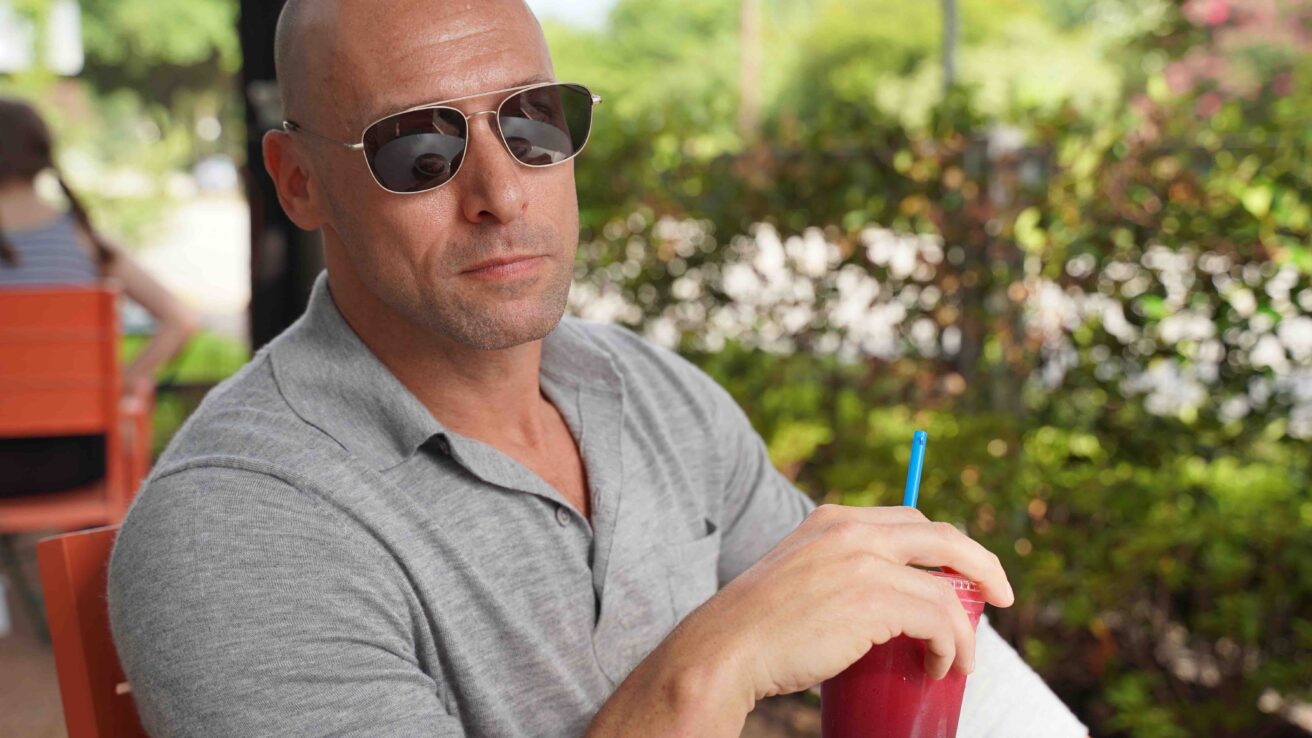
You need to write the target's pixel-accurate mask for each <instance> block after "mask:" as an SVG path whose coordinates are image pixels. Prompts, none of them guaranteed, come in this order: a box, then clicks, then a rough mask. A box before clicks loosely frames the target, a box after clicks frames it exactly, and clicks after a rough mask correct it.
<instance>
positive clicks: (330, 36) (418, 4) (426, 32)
mask: <svg viewBox="0 0 1312 738" xmlns="http://www.w3.org/2000/svg"><path fill="white" fill-rule="evenodd" d="M380 8H386V11H385V12H379V10H380ZM511 26H519V27H520V28H521V29H522V32H520V33H518V34H514V35H518V36H519V37H520V38H523V37H524V36H525V35H527V36H528V37H531V38H532V39H534V40H535V42H536V43H535V44H533V45H534V46H535V47H536V48H535V49H534V52H535V53H536V54H538V55H539V56H540V61H541V64H542V65H544V66H545V68H546V70H547V73H548V74H547V76H549V74H550V67H551V60H550V55H549V53H548V51H547V45H546V39H545V38H544V37H543V35H542V29H541V27H540V26H539V25H538V22H537V18H536V17H535V16H534V15H533V13H532V11H531V10H529V8H528V6H527V5H526V4H525V3H524V2H523V0H389V2H388V3H386V4H380V3H378V2H377V0H287V3H286V5H285V6H284V7H283V10H282V15H281V16H280V17H279V18H278V28H277V34H276V37H275V42H274V43H275V64H276V68H277V76H278V89H279V92H280V93H281V96H282V104H283V111H284V112H283V115H284V117H285V118H287V119H289V120H296V121H297V122H300V123H302V124H304V125H310V126H318V127H322V128H325V132H330V133H332V134H334V135H345V134H346V133H348V132H344V131H343V130H342V128H349V129H350V130H349V135H352V136H355V135H359V133H360V130H359V127H358V126H360V125H362V124H363V123H366V122H368V121H369V120H373V118H371V117H367V116H369V115H374V117H377V116H378V115H382V114H384V113H385V112H390V111H389V110H386V109H384V108H385V106H386V105H389V104H393V101H396V102H399V101H402V100H409V99H412V98H414V97H415V94H417V95H418V98H420V99H414V102H413V103H410V104H416V105H417V104H421V103H423V102H430V101H432V100H435V99H438V98H431V99H429V98H423V97H422V95H423V93H422V92H421V91H420V90H418V89H415V90H414V94H411V93H408V88H414V87H416V85H412V84H410V83H411V82H414V81H416V78H419V77H424V78H427V81H429V82H430V83H431V82H436V81H437V80H439V79H443V78H448V77H454V78H458V79H455V80H453V82H454V83H455V84H456V86H459V82H458V80H459V79H470V78H479V77H486V78H489V79H493V78H497V77H506V74H505V73H504V71H503V70H498V69H496V66H497V62H498V61H499V60H498V57H497V53H496V52H497V51H498V49H497V48H496V47H497V45H498V42H504V38H505V37H506V35H507V34H503V33H496V32H495V31H497V30H498V29H499V28H500V29H504V28H507V27H511ZM480 45H483V46H486V47H488V48H483V49H479V48H477V47H478V46H480ZM444 46H450V47H459V48H458V49H456V48H453V49H452V50H453V51H455V50H458V51H459V52H460V53H458V54H456V53H451V54H446V53H443V48H442V47H444ZM471 52H472V53H471ZM480 52H481V53H480ZM519 56H520V58H521V59H522V54H521V55H519ZM470 57H475V59H472V60H471V58H470ZM444 58H459V59H461V60H462V62H461V63H462V64H465V65H467V64H469V63H470V62H471V61H473V62H474V63H477V62H478V61H479V60H482V61H484V62H485V66H486V67H487V68H486V69H463V70H454V69H451V68H449V65H444V64H443V63H442V60H443V59H444ZM499 72H500V73H499ZM539 76H542V75H539ZM509 77H516V74H514V73H513V72H512V73H510V74H509ZM516 81H517V80H516ZM418 87H427V88H433V87H440V85H434V84H428V85H418ZM477 91H479V90H459V91H455V92H453V93H452V95H451V96H453V97H454V96H457V95H461V94H468V93H470V92H477ZM408 94H409V96H408Z"/></svg>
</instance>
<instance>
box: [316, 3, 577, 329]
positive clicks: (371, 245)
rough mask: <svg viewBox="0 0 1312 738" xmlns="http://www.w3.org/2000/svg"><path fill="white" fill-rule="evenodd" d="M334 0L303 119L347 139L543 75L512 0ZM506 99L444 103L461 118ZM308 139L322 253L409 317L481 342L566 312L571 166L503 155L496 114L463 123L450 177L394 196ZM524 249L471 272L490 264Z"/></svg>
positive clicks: (543, 59)
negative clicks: (324, 95)
mask: <svg viewBox="0 0 1312 738" xmlns="http://www.w3.org/2000/svg"><path fill="white" fill-rule="evenodd" d="M385 7H386V8H387V12H385V13H380V12H378V10H379V8H380V5H379V4H376V3H375V2H343V3H341V13H340V19H339V22H338V23H337V24H335V25H336V28H335V29H334V34H333V35H334V37H335V40H334V42H333V43H332V44H331V47H332V49H331V50H332V52H333V53H332V55H331V57H329V59H330V60H331V61H330V62H329V63H330V64H331V72H330V73H329V75H328V84H327V85H326V89H328V90H330V91H332V92H333V93H335V98H334V99H332V100H328V101H323V100H319V101H316V104H315V105H314V106H313V108H314V110H316V111H317V114H318V115H319V116H321V117H322V118H323V120H322V122H321V121H313V122H307V123H306V125H307V127H309V128H312V129H313V128H316V127H317V128H318V130H322V131H323V132H325V133H328V134H330V135H333V136H334V137H337V138H340V140H343V141H358V140H359V139H360V135H361V132H362V131H363V129H364V128H365V126H367V125H368V124H369V123H371V122H373V121H374V120H377V119H378V118H381V117H383V116H386V115H388V114H391V113H394V112H397V111H399V110H403V109H405V108H409V107H412V106H415V105H420V104H425V103H430V102H437V101H442V100H447V99H451V98H455V97H462V96H465V95H470V94H475V93H481V92H488V91H494V90H500V89H505V88H510V87H515V86H518V85H523V84H528V83H532V82H539V81H548V80H551V79H553V71H552V68H551V59H550V56H549V55H548V52H547V48H546V43H545V41H544V39H543V37H542V35H541V31H540V29H539V27H538V25H537V23H536V21H534V20H533V18H532V16H531V15H530V14H529V12H528V10H527V9H526V8H525V7H524V6H523V5H522V3H520V2H518V1H517V0H468V1H467V2H443V1H440V0H419V1H416V0H411V1H410V2H389V3H387V4H386V5H385ZM504 97H505V95H504V94H501V95H492V96H482V97H476V98H472V99H469V100H463V101H460V102H456V103H453V104H452V106H453V107H456V108H459V109H460V110H462V111H464V112H465V113H466V114H467V115H472V114H473V113H476V112H479V111H485V110H492V109H495V108H496V107H497V105H498V104H499V103H500V102H501V100H502V99H503V98H504ZM310 145H314V146H317V147H318V148H317V149H316V150H315V156H314V163H313V167H314V175H315V179H316V181H317V183H318V185H319V187H320V188H321V189H322V191H323V193H324V195H325V199H326V200H327V202H328V204H329V210H330V215H329V220H330V222H329V223H328V224H326V225H325V226H324V229H325V235H326V241H327V243H326V248H328V249H330V250H331V249H334V248H337V249H341V250H342V251H344V254H336V255H334V254H329V258H330V264H331V263H332V259H333V258H334V256H336V257H344V258H339V262H341V263H347V262H349V264H350V266H351V268H352V271H353V272H354V275H355V278H356V279H357V280H358V281H359V282H360V283H361V284H362V285H363V286H364V287H365V288H366V289H368V290H369V291H370V292H371V293H372V294H373V295H374V296H376V297H377V298H378V299H379V300H380V301H381V302H382V303H384V304H386V305H387V306H388V307H389V308H391V310H393V311H395V312H396V313H399V314H400V315H401V316H402V317H403V318H404V319H406V320H407V321H409V322H410V323H412V324H414V325H417V326H420V327H423V328H425V329H427V330H430V331H433V332H435V333H436V334H438V335H440V336H445V337H446V338H449V339H450V340H453V341H455V342H457V343H460V344H463V345H466V346H469V347H472V348H477V349H483V350H495V349H502V348H508V347H511V346H516V345H519V344H522V343H525V342H528V341H533V340H537V339H539V338H541V337H543V336H545V335H546V334H547V333H548V332H550V331H551V329H552V328H553V327H555V325H556V324H557V323H558V322H559V320H560V317H561V315H562V314H563V312H564V309H565V305H566V300H567V298H568V294H569V288H570V282H571V277H572V273H573V265H574V254H575V251H576V249H577V246H578V200H577V195H576V191H575V186H574V165H573V162H572V161H571V162H567V163H564V164H560V165H557V166H553V167H548V168H540V169H539V168H530V167H525V166H523V165H520V164H518V163H517V162H516V161H515V160H514V159H512V158H511V155H510V153H509V152H508V151H507V150H506V147H505V145H504V144H503V143H502V142H501V140H500V138H499V137H498V134H497V130H496V116H494V115H478V116H474V117H472V118H471V119H470V124H469V143H468V149H467V151H466V153H465V158H464V162H463V163H462V165H461V167H460V170H459V172H458V173H457V174H456V176H455V178H454V179H452V180H451V181H450V182H448V183H447V184H446V185H444V186H442V187H441V188H439V189H437V190H433V191H430V192H425V193H421V194H413V195H397V194H393V193H390V192H387V191H385V190H383V189H382V188H381V187H379V186H378V185H377V184H376V183H375V182H374V180H373V178H372V177H371V175H370V173H369V170H368V168H367V165H366V163H365V161H364V157H363V156H361V155H360V154H359V153H358V152H350V151H347V150H345V149H340V148H335V147H332V146H331V144H328V145H322V144H318V143H314V144H310ZM525 256H531V257H534V258H532V259H530V260H526V261H520V262H518V263H513V264H509V265H503V266H500V267H493V268H484V269H476V267H478V266H479V265H480V264H483V263H486V262H488V261H489V260H506V259H520V258H522V257H525Z"/></svg>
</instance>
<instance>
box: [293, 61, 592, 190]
mask: <svg viewBox="0 0 1312 738" xmlns="http://www.w3.org/2000/svg"><path fill="white" fill-rule="evenodd" d="M557 86H562V87H576V88H578V89H580V90H582V91H583V92H585V93H587V94H588V95H589V96H590V97H591V98H592V106H593V108H595V107H596V106H598V105H600V104H601V95H598V94H596V93H594V92H593V91H592V90H590V89H588V87H587V86H586V85H581V84H578V83H577V82H535V83H533V84H530V85H521V86H519V87H507V88H506V89H504V90H492V91H491V92H476V93H474V94H472V95H462V96H460V97H453V98H450V99H447V100H439V101H437V102H431V103H424V104H422V105H416V106H414V107H412V108H406V109H405V110H398V111H396V112H394V113H388V114H387V115H384V116H382V117H381V118H379V119H377V120H375V121H374V122H372V123H370V124H369V125H367V126H365V127H364V130H363V131H362V132H361V133H360V141H359V142H358V143H346V142H344V141H338V140H337V139H335V138H333V137H331V136H325V135H323V134H322V133H316V132H314V131H311V130H309V129H307V128H305V127H303V126H301V124H299V123H297V122H296V121H293V120H284V121H283V122H282V130H283V131H285V132H287V133H288V134H292V133H303V134H305V135H307V136H311V137H313V138H317V139H319V140H321V141H326V142H328V143H330V144H335V145H337V146H341V147H342V148H345V149H349V150H351V151H359V152H360V154H361V155H362V156H363V157H364V160H365V161H364V167H365V169H368V170H369V176H370V177H373V180H374V184H376V185H378V186H379V187H381V188H382V189H384V190H386V191H387V192H390V193H392V194H394V195H422V194H424V193H426V192H432V191H433V190H436V189H440V188H442V187H445V186H446V185H448V184H450V183H451V181H452V180H454V179H455V178H456V176H457V175H459V174H460V171H461V170H463V169H464V166H463V165H464V151H468V150H469V137H470V136H472V135H473V130H474V126H473V120H472V119H473V118H474V117H476V116H479V115H495V116H497V118H498V120H499V119H500V117H501V109H502V108H504V107H505V105H506V103H507V102H509V101H510V98H512V97H514V96H515V95H518V94H520V93H524V92H530V91H532V90H536V89H539V88H542V87H557ZM489 95H505V97H503V98H501V102H500V103H497V106H496V107H495V108H493V109H492V110H480V111H478V112H474V113H468V114H466V113H465V111H463V110H461V109H459V108H456V107H452V106H451V104H450V103H455V102H460V101H462V100H472V99H474V98H476V97H487V96H489ZM420 110H452V111H455V113H456V114H457V115H459V116H460V117H462V118H464V119H465V148H464V151H462V152H461V161H460V163H461V167H460V168H459V169H457V170H456V173H455V174H453V175H451V176H450V177H449V178H448V179H447V180H446V181H445V182H443V183H442V184H439V185H437V186H435V187H429V188H428V189H423V190H416V191H414V192H398V191H397V190H394V189H392V188H390V187H388V186H387V185H385V184H383V183H382V182H381V181H379V179H378V173H377V172H375V171H374V167H373V164H371V163H369V153H368V152H367V151H366V150H365V143H364V139H365V137H366V136H368V135H369V131H371V130H373V127H374V126H376V125H378V124H380V123H382V122H383V121H385V120H389V119H391V118H395V117H396V116H398V115H405V114H406V113H415V112H418V111H420ZM497 138H498V139H500V140H501V145H502V146H504V147H506V152H507V153H509V154H510V158H511V159H513V160H514V161H515V163H517V164H519V165H521V166H525V167H529V168H532V169H545V168H547V167H554V166H556V165H558V164H564V163H565V162H567V161H570V160H571V159H573V158H574V157H576V156H578V155H579V154H581V153H583V149H585V148H586V147H587V145H588V141H591V140H592V118H591V115H589V119H588V135H587V136H585V137H584V138H583V143H582V144H580V145H579V147H578V149H576V150H575V151H574V153H573V154H570V155H569V156H568V157H566V158H564V159H561V160H560V161H553V162H551V163H550V164H525V163H524V162H522V161H520V160H519V158H518V157H517V156H515V152H513V151H511V150H510V144H509V143H508V142H507V141H506V135H505V133H504V132H503V131H502V130H501V125H500V123H498V124H497Z"/></svg>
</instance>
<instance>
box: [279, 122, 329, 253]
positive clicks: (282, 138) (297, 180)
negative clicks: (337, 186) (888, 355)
mask: <svg viewBox="0 0 1312 738" xmlns="http://www.w3.org/2000/svg"><path fill="white" fill-rule="evenodd" d="M263 144H264V168H265V169H266V170H268V172H269V176H270V177H272V178H273V185H274V187H275V188H277V190H278V202H279V203H281V204H282V209H283V211H284V212H285V213H287V217H288V218H291V220H292V222H293V223H295V224H296V225H297V226H298V227H300V228H302V229H304V230H307V231H316V230H318V229H319V228H320V227H322V226H323V225H324V223H326V222H327V220H328V218H327V217H326V216H327V210H326V206H327V203H325V202H324V198H323V193H322V192H320V191H319V189H318V186H317V184H316V183H315V182H314V180H313V179H312V178H311V177H310V172H309V169H308V168H307V166H306V162H305V160H304V152H303V151H302V150H301V148H300V147H298V146H297V145H296V142H295V141H293V140H292V137H291V134H289V133H287V132H286V131H269V132H268V133H266V134H264V141H263Z"/></svg>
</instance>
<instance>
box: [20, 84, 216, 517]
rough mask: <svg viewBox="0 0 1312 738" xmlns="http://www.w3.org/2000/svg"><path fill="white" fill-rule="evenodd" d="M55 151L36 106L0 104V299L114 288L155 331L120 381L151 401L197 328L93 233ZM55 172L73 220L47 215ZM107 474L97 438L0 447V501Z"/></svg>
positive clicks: (129, 394) (131, 394) (132, 395)
mask: <svg viewBox="0 0 1312 738" xmlns="http://www.w3.org/2000/svg"><path fill="white" fill-rule="evenodd" d="M53 148H54V146H53V142H52V140H51V137H50V132H49V129H48V128H47V127H46V125H45V122H44V121H42V120H41V117H40V116H39V115H38V114H37V112H36V110H34V109H33V108H32V106H30V105H28V104H27V103H25V102H21V101H19V100H13V99H7V98H0V289H6V288H11V287H35V286H53V285H69V284H94V283H96V282H99V281H100V280H102V279H113V280H115V281H116V282H118V283H119V284H120V285H121V289H122V290H123V293H124V294H126V295H127V296H128V297H129V298H131V299H133V300H135V301H136V302H137V303H139V304H140V305H141V306H142V307H144V308H146V310H147V311H149V312H150V313H151V315H153V316H154V318H155V321H156V323H157V324H158V326H159V330H158V332H157V333H156V334H155V336H154V337H153V339H152V340H151V342H150V343H149V344H148V345H147V346H146V348H145V350H143V351H142V352H141V354H140V355H138V356H137V357H136V359H135V360H134V361H133V362H132V364H131V365H129V366H128V367H127V368H126V369H124V371H123V396H124V401H125V402H126V403H133V402H138V403H139V402H142V401H144V400H146V399H147V398H149V396H150V394H151V393H152V392H153V391H154V386H155V381H154V377H155V371H156V369H158V368H159V366H160V365H161V364H163V363H164V362H165V361H167V360H168V359H169V358H171V357H172V356H173V355H174V354H175V353H177V351H178V350H179V349H180V348H181V347H182V345H183V344H184V343H185V342H186V340H187V338H188V337H189V336H191V334H192V333H193V332H195V330H196V318H195V317H194V316H193V315H192V313H191V311H190V310H189V309H188V308H187V307H186V306H184V305H183V304H182V303H181V302H179V301H178V300H177V298H175V297H174V296H173V295H172V294H170V293H169V291H168V290H167V289H165V288H164V286H163V285H161V284H160V283H159V282H157V281H156V280H155V278H154V277H151V276H150V275H149V274H148V273H146V272H145V271H144V270H143V269H141V267H139V266H138V265H137V264H135V263H134V262H133V261H132V259H131V258H129V257H128V255H127V254H125V253H124V252H123V250H122V249H120V248H118V247H116V246H115V245H113V244H111V243H110V242H109V241H108V240H106V239H105V238H104V237H103V236H101V235H100V234H99V233H98V232H97V231H96V230H95V229H94V228H92V227H91V223H90V220H89V218H88V216H87V212H86V210H85V209H84V208H83V207H82V204H81V201H80V200H79V199H78V198H77V196H76V195H75V194H74V193H73V191H72V190H71V189H69V187H68V185H67V184H66V183H65V182H64V179H63V177H62V176H59V174H58V172H57V171H56V170H55V162H54V157H53ZM47 170H49V171H56V175H55V176H56V179H57V180H58V182H59V185H60V187H61V188H62V189H63V191H64V195H65V197H66V198H67V200H68V204H69V211H68V212H66V213H65V212H60V211H58V210H56V209H55V208H53V207H51V206H50V205H49V204H48V203H47V202H46V201H45V200H44V199H42V198H41V197H40V196H39V195H38V194H37V191H36V178H37V176H38V175H39V174H41V173H42V172H45V171H47ZM104 473H105V444H104V438H103V437H101V436H71V437H68V436H64V437H54V438H0V498H3V497H20V496H26V495H34V494H41V493H44V492H55V491H59V490H65V489H71V488H75V487H79V486H82V485H85V484H89V483H91V482H93V481H95V480H97V479H99V478H101V477H102V476H104Z"/></svg>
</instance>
